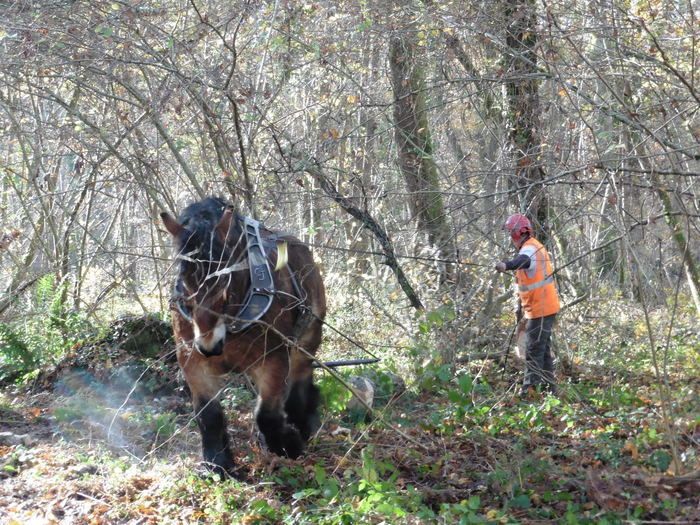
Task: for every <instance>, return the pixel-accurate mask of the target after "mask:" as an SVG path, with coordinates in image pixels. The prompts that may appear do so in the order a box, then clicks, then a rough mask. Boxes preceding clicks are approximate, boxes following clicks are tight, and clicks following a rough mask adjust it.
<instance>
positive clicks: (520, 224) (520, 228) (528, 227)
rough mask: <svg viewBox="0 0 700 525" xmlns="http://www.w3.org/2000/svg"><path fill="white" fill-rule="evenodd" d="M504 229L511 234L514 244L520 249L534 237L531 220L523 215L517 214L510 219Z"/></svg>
mask: <svg viewBox="0 0 700 525" xmlns="http://www.w3.org/2000/svg"><path fill="white" fill-rule="evenodd" d="M503 229H504V230H506V231H508V232H509V233H510V238H511V239H513V242H514V243H515V245H516V246H518V247H520V245H521V244H522V243H523V241H525V239H527V238H528V237H530V236H531V235H532V224H531V223H530V219H528V218H527V217H525V215H523V214H521V213H515V214H513V215H511V216H510V217H508V219H507V220H506V223H505V224H504V225H503Z"/></svg>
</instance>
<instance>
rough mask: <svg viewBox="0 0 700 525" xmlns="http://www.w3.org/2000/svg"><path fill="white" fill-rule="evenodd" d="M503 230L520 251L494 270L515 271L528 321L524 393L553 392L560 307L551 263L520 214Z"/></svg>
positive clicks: (523, 309)
mask: <svg viewBox="0 0 700 525" xmlns="http://www.w3.org/2000/svg"><path fill="white" fill-rule="evenodd" d="M503 229H504V230H506V231H508V232H509V233H510V238H511V240H512V241H513V244H515V247H516V248H518V250H519V251H518V255H517V257H515V258H514V259H511V260H510V261H501V262H499V263H496V270H497V271H499V272H505V271H508V270H515V280H516V283H517V286H518V296H519V299H520V307H521V308H522V313H523V315H524V317H525V319H527V326H526V333H527V343H526V346H527V350H526V353H525V380H524V382H523V394H527V393H528V391H529V390H530V389H541V390H543V391H549V392H551V393H556V383H555V380H554V361H553V359H552V351H551V349H550V339H551V335H552V326H553V325H554V320H555V318H556V316H557V313H558V312H559V310H560V306H559V296H558V294H557V288H556V286H555V284H554V277H553V276H552V263H551V261H550V259H549V254H548V253H547V250H546V249H545V247H544V246H543V245H542V244H541V243H540V242H539V241H538V240H537V239H535V238H534V237H533V236H532V224H531V223H530V221H529V219H528V218H527V217H525V216H524V215H521V214H520V213H516V214H515V215H511V216H510V217H508V220H506V223H505V224H504V226H503Z"/></svg>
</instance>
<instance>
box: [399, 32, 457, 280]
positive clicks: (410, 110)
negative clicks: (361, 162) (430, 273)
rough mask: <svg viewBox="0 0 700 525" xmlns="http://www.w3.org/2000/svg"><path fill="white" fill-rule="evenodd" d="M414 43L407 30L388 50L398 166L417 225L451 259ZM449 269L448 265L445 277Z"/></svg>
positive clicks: (421, 74) (424, 90) (449, 236)
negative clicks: (408, 194) (408, 193)
mask: <svg viewBox="0 0 700 525" xmlns="http://www.w3.org/2000/svg"><path fill="white" fill-rule="evenodd" d="M416 47H417V46H416V42H415V40H414V38H413V36H412V35H410V34H406V35H401V36H397V37H394V38H393V39H392V41H391V44H390V51H389V63H390V67H391V84H392V89H393V91H394V124H395V137H396V145H397V149H398V162H399V168H400V169H401V173H402V175H403V177H404V179H405V180H406V186H407V187H408V190H409V192H410V193H411V194H410V196H409V205H410V208H411V213H412V214H413V216H414V217H415V218H416V219H417V221H418V227H419V228H420V229H421V230H422V231H424V232H425V233H426V234H427V235H428V241H429V242H430V243H431V244H432V245H434V246H435V247H436V248H437V250H438V253H439V255H440V258H442V259H445V260H453V259H454V258H455V249H454V246H453V241H452V231H451V228H450V226H449V225H448V223H447V217H446V215H445V206H444V203H443V200H442V193H441V191H440V184H439V180H438V171H437V165H436V164H435V160H434V158H433V144H432V139H431V136H430V129H429V126H428V113H427V111H426V105H425V92H426V88H425V79H424V73H423V69H422V68H421V66H420V65H419V64H418V60H417V58H416V55H417V51H416ZM451 273H452V270H451V269H450V268H448V269H447V271H446V277H450V275H451Z"/></svg>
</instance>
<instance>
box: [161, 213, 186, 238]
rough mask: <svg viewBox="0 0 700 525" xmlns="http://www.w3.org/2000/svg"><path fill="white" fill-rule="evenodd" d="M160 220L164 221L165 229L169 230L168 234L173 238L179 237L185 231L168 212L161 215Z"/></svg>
mask: <svg viewBox="0 0 700 525" xmlns="http://www.w3.org/2000/svg"><path fill="white" fill-rule="evenodd" d="M160 218H161V219H162V220H163V225H164V226H165V229H166V230H168V233H170V235H172V236H173V237H178V236H179V235H180V234H181V233H182V232H183V231H184V229H185V228H184V227H183V226H182V224H180V223H179V222H177V220H176V219H175V217H173V216H172V215H170V214H169V213H168V212H167V211H164V212H163V213H161V214H160Z"/></svg>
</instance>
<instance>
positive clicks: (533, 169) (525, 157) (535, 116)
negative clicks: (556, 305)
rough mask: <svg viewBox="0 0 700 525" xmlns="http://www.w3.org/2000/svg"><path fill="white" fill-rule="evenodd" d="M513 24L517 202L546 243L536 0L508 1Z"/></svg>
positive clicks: (511, 116) (509, 62) (511, 97)
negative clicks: (536, 50)
mask: <svg viewBox="0 0 700 525" xmlns="http://www.w3.org/2000/svg"><path fill="white" fill-rule="evenodd" d="M505 15H506V22H507V24H508V29H507V35H506V47H505V49H504V53H505V56H504V57H503V58H504V63H505V64H506V66H507V67H506V75H507V80H506V98H507V105H508V112H507V121H508V126H509V134H508V138H509V141H510V145H511V148H512V151H513V161H514V164H515V174H514V175H515V177H514V178H513V179H512V182H511V184H509V186H510V187H511V189H512V190H515V192H516V204H517V205H518V208H519V209H520V210H521V211H523V212H525V213H526V214H527V215H528V216H529V217H530V218H531V219H532V220H533V226H534V228H535V236H536V237H537V238H539V239H540V240H541V241H542V242H543V243H546V242H547V240H548V234H547V196H546V193H545V190H544V186H543V185H542V181H543V180H544V179H545V177H546V174H545V171H544V168H543V166H542V161H541V158H540V155H541V152H542V144H541V137H540V135H539V131H540V118H539V116H540V113H541V111H542V108H541V106H540V99H539V93H538V87H539V82H538V80H537V77H538V74H539V72H538V71H537V54H536V52H535V49H536V47H537V27H536V26H537V12H536V7H535V2H534V0H506V2H505Z"/></svg>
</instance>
